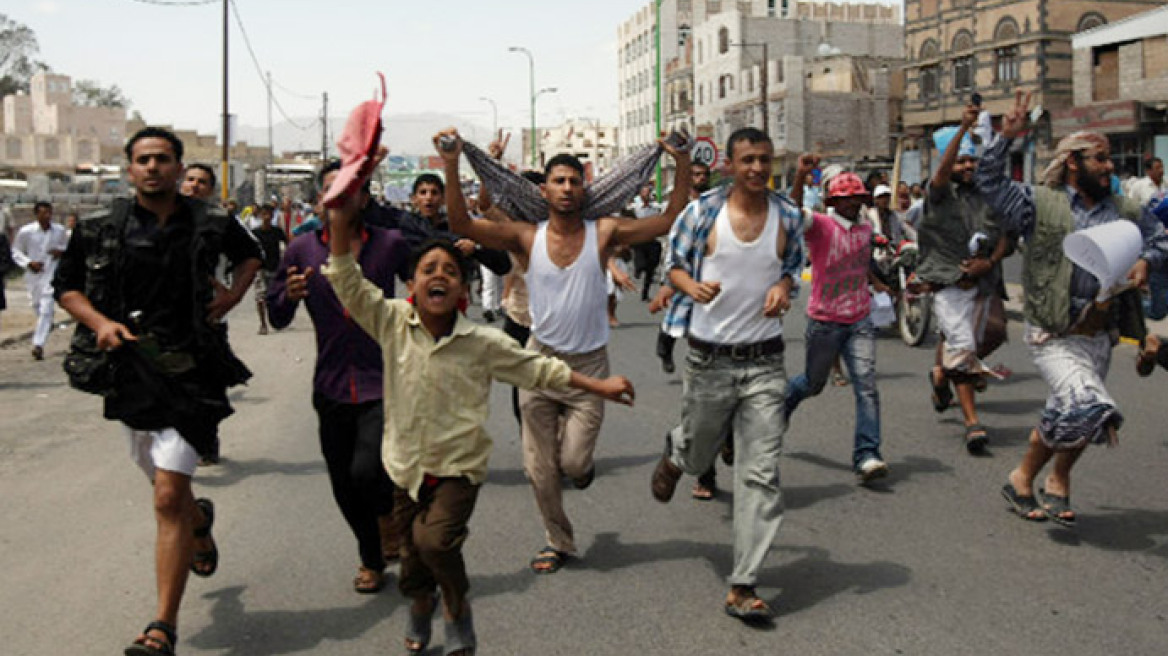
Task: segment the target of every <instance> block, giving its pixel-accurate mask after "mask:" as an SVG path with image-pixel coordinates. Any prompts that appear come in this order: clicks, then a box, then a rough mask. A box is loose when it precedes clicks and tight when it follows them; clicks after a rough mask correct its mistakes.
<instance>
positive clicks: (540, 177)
mask: <svg viewBox="0 0 1168 656" xmlns="http://www.w3.org/2000/svg"><path fill="white" fill-rule="evenodd" d="M519 175H520V176H521V177H523V178H526V179H528V180H530V181H531V182H534V183H535V184H537V185H541V184H543V183H545V182H547V176H546V175H544V174H542V173H540V172H539V171H534V170H531V169H528V170H526V171H524V172H523V173H520V174H519Z"/></svg>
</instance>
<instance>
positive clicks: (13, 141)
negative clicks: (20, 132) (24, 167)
mask: <svg viewBox="0 0 1168 656" xmlns="http://www.w3.org/2000/svg"><path fill="white" fill-rule="evenodd" d="M20 145H21V144H20V139H17V138H16V137H9V138H8V143H7V144H5V147H4V156H5V157H6V158H7V159H20V158H21V156H22V155H21V154H20V151H21V147H20Z"/></svg>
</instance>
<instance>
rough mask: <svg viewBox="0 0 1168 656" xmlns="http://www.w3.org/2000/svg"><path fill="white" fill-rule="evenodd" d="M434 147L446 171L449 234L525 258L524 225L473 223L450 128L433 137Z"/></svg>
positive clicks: (455, 136)
mask: <svg viewBox="0 0 1168 656" xmlns="http://www.w3.org/2000/svg"><path fill="white" fill-rule="evenodd" d="M434 147H435V148H436V149H437V150H438V154H439V155H441V156H442V160H443V162H444V163H445V169H446V218H447V219H449V220H450V230H451V231H452V232H454V233H456V234H459V235H462V236H464V237H466V238H467V239H471V240H473V241H475V242H477V243H479V244H481V245H482V246H484V247H486V248H496V249H500V250H508V251H511V252H513V253H520V254H522V255H526V254H525V252H524V243H523V232H524V225H523V224H519V223H496V222H494V221H487V220H480V221H475V220H474V219H472V218H471V217H470V212H469V211H468V210H467V207H466V197H465V196H463V194H462V185H461V184H459V176H458V160H459V158H460V157H461V156H462V139H461V138H460V137H459V136H458V132H457V131H456V130H454V129H453V128H450V129H447V130H443V131H442V132H439V133H438V134H436V135H434Z"/></svg>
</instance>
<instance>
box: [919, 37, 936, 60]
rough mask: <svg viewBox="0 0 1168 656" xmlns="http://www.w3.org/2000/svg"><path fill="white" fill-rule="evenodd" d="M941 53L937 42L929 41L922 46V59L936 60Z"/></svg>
mask: <svg viewBox="0 0 1168 656" xmlns="http://www.w3.org/2000/svg"><path fill="white" fill-rule="evenodd" d="M940 51H941V49H940V48H939V47H938V46H937V42H936V41H934V40H933V39H927V40H925V42H924V43H923V44H921V59H922V60H928V59H936V58H937V55H938V54H940Z"/></svg>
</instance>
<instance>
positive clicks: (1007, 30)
mask: <svg viewBox="0 0 1168 656" xmlns="http://www.w3.org/2000/svg"><path fill="white" fill-rule="evenodd" d="M1018 34H1019V32H1018V21H1016V20H1014V19H1013V18H1010V17H1008V16H1007V17H1006V18H1003V19H1002V20H1000V21H998V26H997V27H995V28H994V40H995V41H1013V40H1014V39H1017V38H1018Z"/></svg>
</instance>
